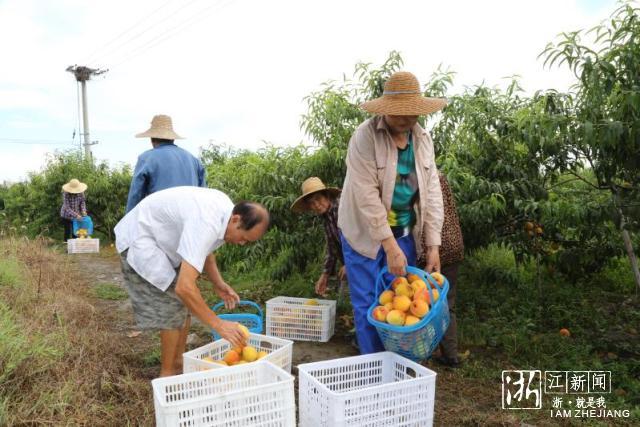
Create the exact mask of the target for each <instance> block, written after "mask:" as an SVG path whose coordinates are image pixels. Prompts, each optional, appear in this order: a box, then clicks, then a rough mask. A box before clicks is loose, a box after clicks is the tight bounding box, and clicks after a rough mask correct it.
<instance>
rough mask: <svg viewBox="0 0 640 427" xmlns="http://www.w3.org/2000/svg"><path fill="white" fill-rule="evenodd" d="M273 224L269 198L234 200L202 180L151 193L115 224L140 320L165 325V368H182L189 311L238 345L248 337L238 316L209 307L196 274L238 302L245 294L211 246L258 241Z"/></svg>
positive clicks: (147, 325) (148, 325) (146, 325)
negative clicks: (228, 279)
mask: <svg viewBox="0 0 640 427" xmlns="http://www.w3.org/2000/svg"><path fill="white" fill-rule="evenodd" d="M268 226H269V213H268V212H267V210H266V209H265V208H264V206H262V205H260V204H258V203H253V202H240V203H238V204H236V205H235V206H234V205H233V203H232V202H231V200H230V199H229V197H228V196H227V195H226V194H224V193H222V192H220V191H218V190H213V189H209V188H200V187H173V188H169V189H166V190H162V191H158V192H156V193H153V194H151V195H149V196H147V197H146V198H145V199H143V200H142V201H141V202H140V203H139V204H138V205H137V206H136V207H135V208H134V209H133V210H131V211H130V212H129V213H128V214H127V215H125V217H124V218H122V220H121V221H120V222H119V223H118V224H117V225H116V227H115V234H116V248H117V250H118V252H119V253H120V254H121V262H122V272H123V274H124V278H125V285H126V287H127V291H128V292H129V296H130V297H131V302H132V305H133V310H134V314H135V317H136V322H137V324H138V327H139V328H140V329H152V330H159V331H160V343H161V369H160V376H168V375H175V374H179V373H181V371H182V353H183V352H184V348H185V345H186V338H187V333H188V330H189V326H190V321H189V316H188V314H189V313H192V314H194V315H195V316H196V317H197V318H198V319H200V321H202V323H204V324H205V325H207V326H209V327H211V328H212V329H214V330H216V332H217V333H218V334H220V336H222V337H223V338H225V339H227V340H228V341H230V342H231V343H232V344H233V345H234V346H238V345H241V344H242V343H243V342H244V340H245V338H244V336H243V335H242V332H241V331H240V330H239V329H238V324H237V323H236V322H228V321H224V320H222V319H220V318H219V317H218V316H216V314H215V313H214V312H213V311H211V309H209V307H208V306H207V304H206V303H205V301H204V299H203V298H202V295H201V294H200V290H199V289H198V287H197V285H196V280H197V279H198V277H199V275H200V274H201V273H202V271H205V272H206V273H207V275H208V276H209V279H210V280H211V281H212V283H213V289H214V291H215V292H216V294H218V296H220V298H222V300H223V301H224V302H225V305H226V306H227V307H228V308H233V307H234V306H235V304H236V302H238V301H239V300H240V298H239V297H238V294H237V293H236V292H235V291H234V290H233V288H232V287H231V286H229V285H228V284H227V283H225V281H224V279H223V278H222V275H221V274H220V271H219V270H218V266H217V264H216V260H215V255H214V254H213V251H215V250H216V249H218V248H219V247H220V246H222V245H223V244H224V243H225V242H226V243H233V244H238V245H244V244H246V243H249V242H254V241H256V240H258V239H260V238H261V237H262V235H263V234H264V233H265V232H266V230H267V228H268Z"/></svg>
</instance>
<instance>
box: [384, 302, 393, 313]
mask: <svg viewBox="0 0 640 427" xmlns="http://www.w3.org/2000/svg"><path fill="white" fill-rule="evenodd" d="M384 308H386V309H387V311H391V310H393V301H391V302H388V303H386V304H385V305H384Z"/></svg>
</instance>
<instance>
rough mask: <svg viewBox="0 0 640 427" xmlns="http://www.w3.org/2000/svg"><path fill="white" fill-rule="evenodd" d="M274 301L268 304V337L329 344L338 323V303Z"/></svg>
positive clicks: (282, 298)
mask: <svg viewBox="0 0 640 427" xmlns="http://www.w3.org/2000/svg"><path fill="white" fill-rule="evenodd" d="M310 301H312V300H311V299H309V298H293V297H282V296H280V297H275V298H271V299H270V300H269V301H267V316H266V317H267V335H271V336H274V337H280V338H286V339H290V340H294V341H320V342H327V341H329V339H330V338H331V337H332V336H333V331H334V327H335V323H336V302H335V301H331V300H323V299H315V300H313V301H315V302H316V304H317V305H310Z"/></svg>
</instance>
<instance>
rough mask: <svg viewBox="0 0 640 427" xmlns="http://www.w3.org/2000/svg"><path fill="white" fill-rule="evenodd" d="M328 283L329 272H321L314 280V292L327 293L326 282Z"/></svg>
mask: <svg viewBox="0 0 640 427" xmlns="http://www.w3.org/2000/svg"><path fill="white" fill-rule="evenodd" d="M328 283H329V274H327V273H322V275H321V276H320V278H319V279H318V281H317V282H316V294H318V295H320V296H325V295H326V294H327V284H328Z"/></svg>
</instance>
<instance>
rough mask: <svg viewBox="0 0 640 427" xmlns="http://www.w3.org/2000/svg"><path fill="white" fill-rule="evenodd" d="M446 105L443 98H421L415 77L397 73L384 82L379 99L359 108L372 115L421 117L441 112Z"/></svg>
mask: <svg viewBox="0 0 640 427" xmlns="http://www.w3.org/2000/svg"><path fill="white" fill-rule="evenodd" d="M446 105H447V100H446V99H444V98H429V97H425V96H422V92H421V91H420V83H419V82H418V79H417V78H416V76H414V75H413V74H411V73H409V72H407V71H398V72H397V73H393V74H392V75H391V77H389V80H387V81H386V82H385V84H384V91H383V92H382V96H381V97H380V98H376V99H372V100H371V101H367V102H364V103H363V104H361V105H360V108H362V109H363V110H365V111H368V112H370V113H374V114H388V115H391V116H423V115H425V114H431V113H435V112H436V111H439V110H442V109H443V108H444V107H445V106H446Z"/></svg>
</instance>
